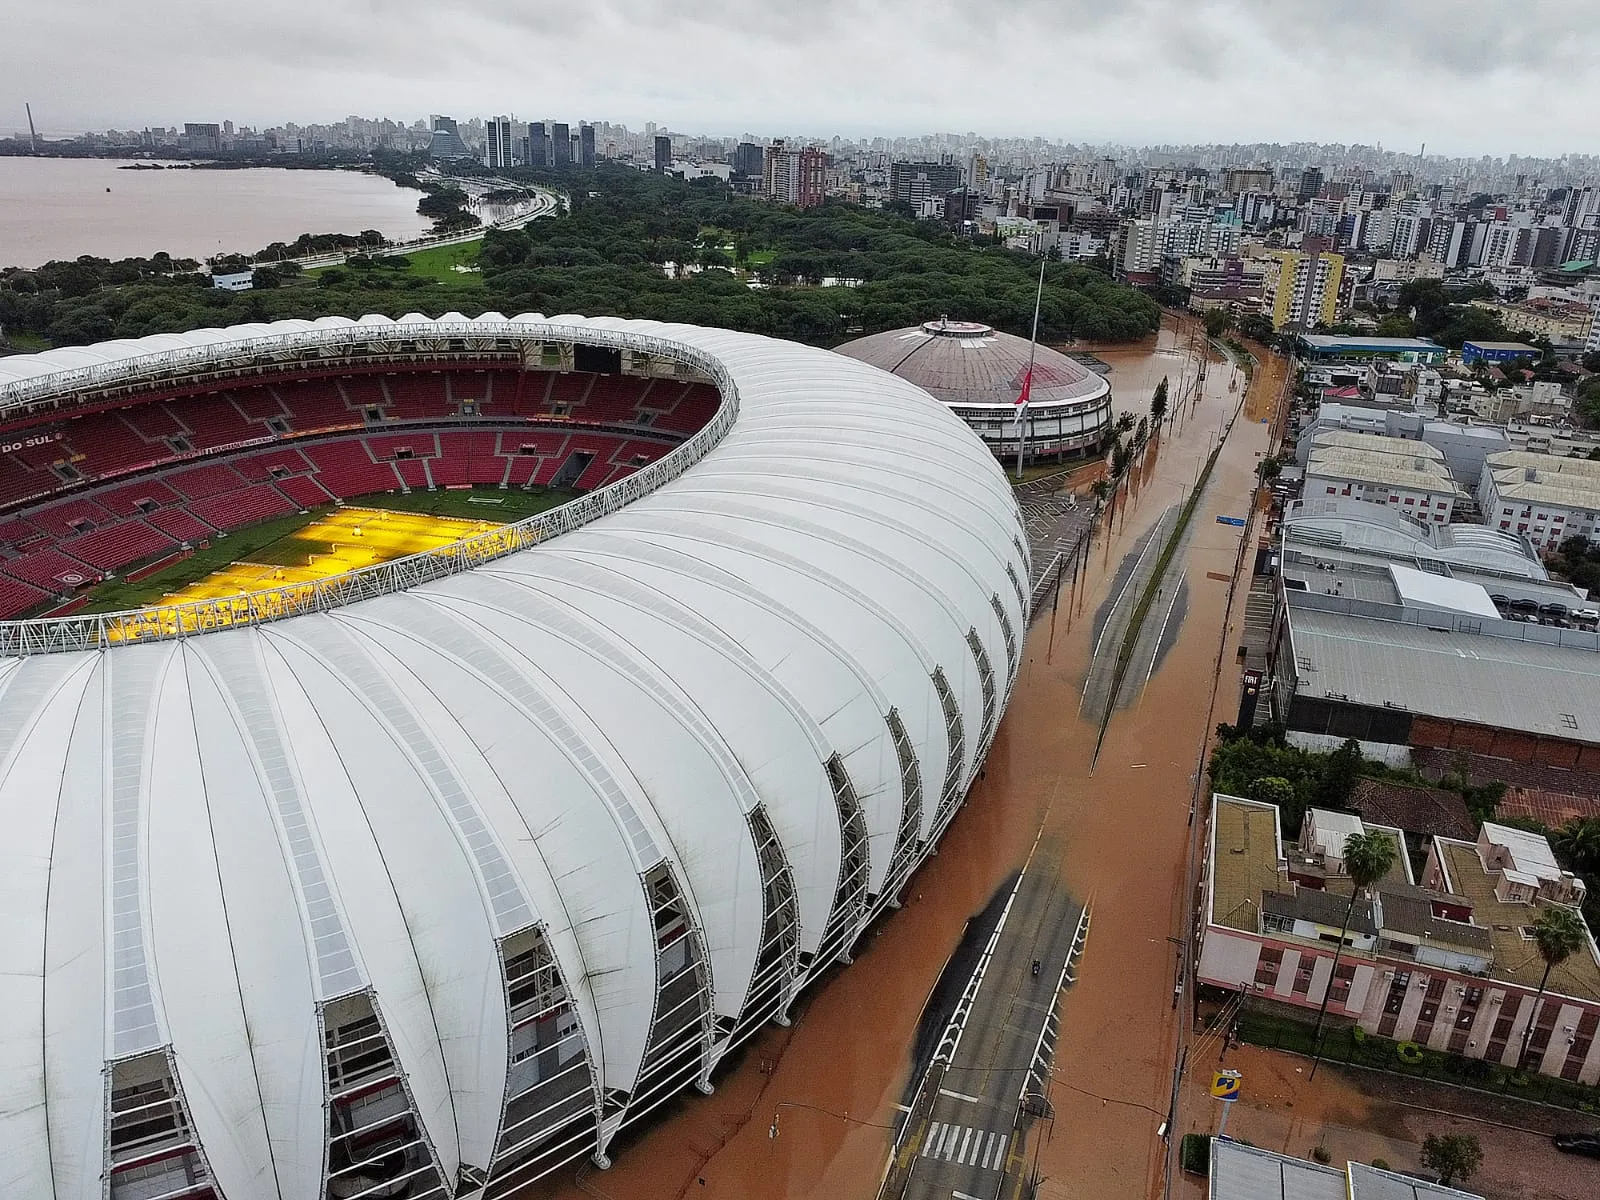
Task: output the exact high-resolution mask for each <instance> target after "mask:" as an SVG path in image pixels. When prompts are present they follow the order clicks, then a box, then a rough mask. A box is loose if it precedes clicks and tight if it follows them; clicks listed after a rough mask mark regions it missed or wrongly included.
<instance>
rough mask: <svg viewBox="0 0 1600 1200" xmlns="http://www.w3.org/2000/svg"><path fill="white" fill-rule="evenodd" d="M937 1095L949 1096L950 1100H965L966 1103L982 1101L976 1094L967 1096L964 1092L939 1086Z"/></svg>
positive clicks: (979, 1102)
mask: <svg viewBox="0 0 1600 1200" xmlns="http://www.w3.org/2000/svg"><path fill="white" fill-rule="evenodd" d="M939 1095H941V1096H949V1097H950V1099H952V1100H965V1101H966V1102H967V1103H968V1104H981V1103H983V1101H982V1100H981V1099H980V1098H979V1097H977V1096H969V1095H967V1094H966V1093H965V1092H952V1091H951V1090H950V1089H949V1088H940V1089H939Z"/></svg>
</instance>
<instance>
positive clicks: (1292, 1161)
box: [1211, 1138, 1346, 1200]
mask: <svg viewBox="0 0 1600 1200" xmlns="http://www.w3.org/2000/svg"><path fill="white" fill-rule="evenodd" d="M1211 1200H1346V1188H1345V1174H1344V1172H1343V1171H1336V1170H1334V1169H1333V1168H1332V1167H1324V1166H1320V1165H1318V1164H1317V1163H1311V1162H1306V1161H1305V1160H1304V1159H1299V1158H1290V1157H1289V1156H1288V1155H1285V1154H1274V1153H1273V1152H1272V1151H1270V1150H1259V1149H1257V1148H1256V1147H1254V1146H1245V1145H1242V1144H1241V1143H1239V1142H1234V1141H1229V1140H1228V1139H1226V1138H1212V1139H1211Z"/></svg>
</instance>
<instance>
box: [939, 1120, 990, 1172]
mask: <svg viewBox="0 0 1600 1200" xmlns="http://www.w3.org/2000/svg"><path fill="white" fill-rule="evenodd" d="M1010 1140H1011V1139H1010V1136H1009V1135H1007V1134H1004V1133H991V1132H989V1131H988V1130H985V1129H974V1128H972V1127H971V1126H969V1125H954V1124H945V1123H944V1122H942V1121H935V1122H934V1123H933V1124H932V1125H931V1126H930V1127H929V1128H928V1136H927V1137H925V1138H924V1139H923V1140H922V1157H923V1158H937V1159H939V1160H941V1161H942V1162H951V1163H958V1164H960V1165H961V1166H964V1167H978V1168H980V1169H982V1170H985V1171H998V1170H1000V1169H1001V1168H1003V1167H1004V1166H1005V1161H1006V1143H1007V1142H1009V1141H1010Z"/></svg>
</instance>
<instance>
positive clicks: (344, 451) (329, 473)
mask: <svg viewBox="0 0 1600 1200" xmlns="http://www.w3.org/2000/svg"><path fill="white" fill-rule="evenodd" d="M305 456H306V457H307V458H308V459H310V460H311V461H312V463H313V464H315V466H316V468H317V481H318V482H319V483H321V484H322V486H323V487H325V488H327V489H328V491H329V492H330V493H332V494H333V495H335V496H337V497H339V498H340V499H346V498H350V497H354V496H367V495H371V494H372V493H373V492H392V491H396V490H398V489H399V487H400V478H399V476H397V475H396V474H395V473H394V467H393V466H392V465H390V464H389V463H375V462H373V461H372V458H371V456H370V455H369V454H368V453H367V448H366V446H365V445H364V444H363V443H362V442H361V441H360V440H353V441H345V442H324V443H321V444H314V445H310V446H306V447H305Z"/></svg>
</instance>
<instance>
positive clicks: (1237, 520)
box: [1217, 517, 1244, 527]
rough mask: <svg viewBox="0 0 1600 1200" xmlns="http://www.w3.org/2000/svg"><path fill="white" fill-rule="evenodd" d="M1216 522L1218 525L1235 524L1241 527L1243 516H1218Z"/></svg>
mask: <svg viewBox="0 0 1600 1200" xmlns="http://www.w3.org/2000/svg"><path fill="white" fill-rule="evenodd" d="M1217 524H1218V525H1235V526H1239V527H1243V525H1244V518H1243V517H1218V518H1217Z"/></svg>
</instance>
